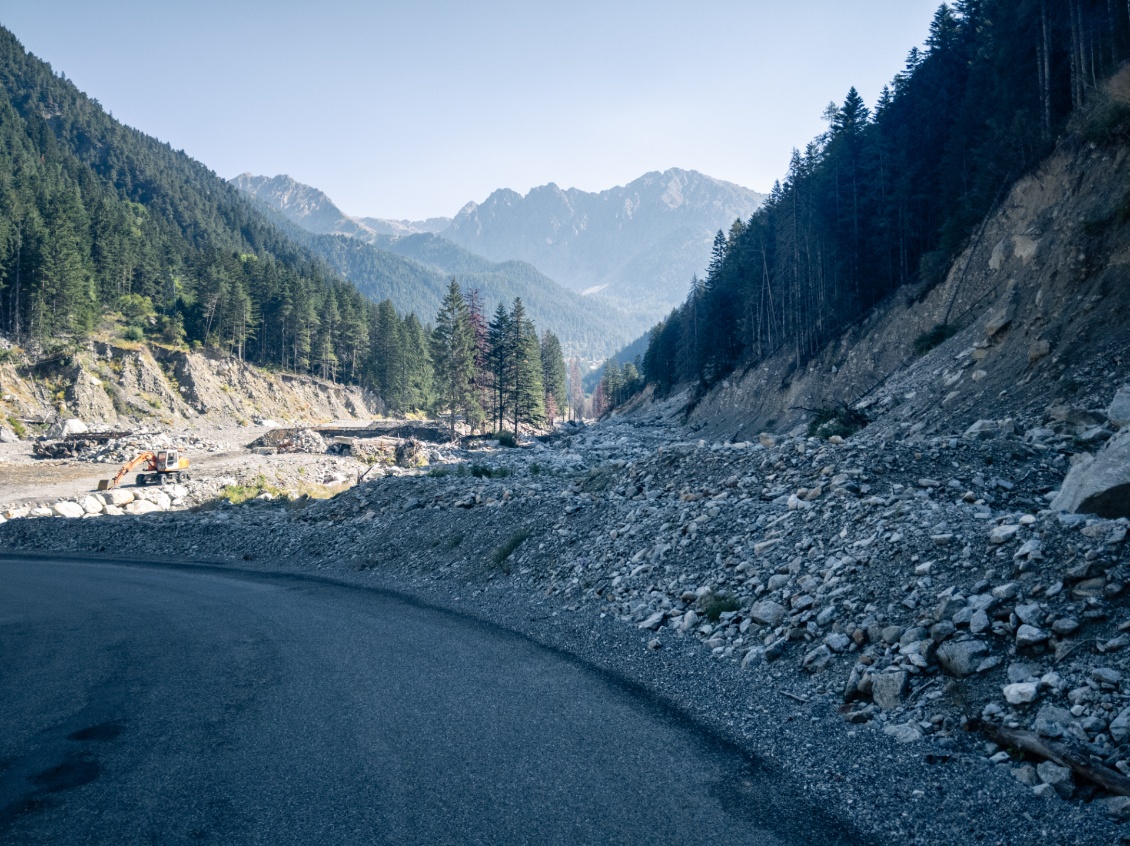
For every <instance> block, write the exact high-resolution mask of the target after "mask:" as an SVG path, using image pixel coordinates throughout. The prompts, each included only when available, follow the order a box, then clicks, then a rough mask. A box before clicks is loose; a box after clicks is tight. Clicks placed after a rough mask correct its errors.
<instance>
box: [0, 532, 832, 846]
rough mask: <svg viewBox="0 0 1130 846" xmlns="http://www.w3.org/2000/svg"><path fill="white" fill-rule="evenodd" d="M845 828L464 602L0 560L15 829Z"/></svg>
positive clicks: (208, 832) (574, 835) (820, 833)
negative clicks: (447, 604) (480, 617)
mask: <svg viewBox="0 0 1130 846" xmlns="http://www.w3.org/2000/svg"><path fill="white" fill-rule="evenodd" d="M154 546H155V547H157V546H160V539H159V538H154ZM790 797H792V798H790ZM846 842H850V840H849V838H848V836H847V835H844V834H842V833H841V832H839V831H838V830H837V827H836V826H835V824H834V823H831V822H826V821H825V822H822V821H821V820H820V817H819V815H818V814H815V813H814V812H813V809H811V808H808V807H806V806H805V805H804V804H803V802H801V801H800V800H797V799H796V798H795V795H794V794H791V793H790V792H789V790H788V788H787V787H783V786H782V783H781V779H780V778H779V777H777V776H774V775H772V774H768V773H766V772H764V770H763V768H762V767H761V766H760V765H759V764H758V763H757V762H756V761H753V760H751V759H749V758H747V757H746V756H744V755H742V754H741V753H739V752H738V751H737V750H736V749H734V748H733V747H729V746H727V745H726V744H724V743H721V742H720V741H718V740H717V739H714V738H712V737H711V736H710V735H708V734H706V733H705V732H703V731H701V730H700V729H698V728H697V727H696V726H694V725H693V724H692V723H690V722H688V721H686V720H684V719H683V718H681V717H680V716H679V715H678V714H677V713H676V712H674V711H673V710H671V709H669V708H666V707H664V706H662V705H661V704H658V703H656V702H655V701H652V700H650V699H649V698H648V697H646V696H645V695H644V694H642V693H640V692H639V691H636V690H633V689H632V688H631V687H630V686H628V685H625V684H622V683H620V682H619V681H617V680H616V679H614V678H612V677H610V676H608V675H605V674H602V673H600V672H598V671H596V670H594V669H591V668H589V667H587V666H585V665H583V664H582V663H580V662H577V661H575V660H572V659H570V658H568V657H567V656H563V655H560V654H558V653H555V652H553V651H551V650H548V649H545V648H542V647H539V646H538V645H536V644H534V643H532V642H531V641H529V640H526V639H524V638H521V637H519V636H517V635H514V634H511V633H508V632H505V631H503V630H500V629H497V628H493V627H491V626H489V625H486V624H483V623H480V622H477V621H475V620H473V619H470V618H467V617H463V616H460V615H458V614H453V613H450V612H445V611H440V610H436V609H432V608H429V607H426V606H422V605H419V604H415V603H412V602H409V601H407V600H405V599H403V598H399V597H396V596H394V595H389V594H385V593H381V592H378V591H371V590H365V589H362V588H354V587H348V586H343V585H338V584H335V583H332V582H329V581H325V580H319V579H316V578H305V577H300V576H293V575H289V576H288V575H285V574H254V573H248V572H239V571H228V570H224V569H221V568H212V567H192V566H173V565H169V566H163V565H138V564H128V563H112V562H99V561H71V560H22V559H19V558H11V557H10V558H2V559H0V843H5V844H7V843H13V844H15V843H19V844H37V843H52V844H60V843H65V844H74V845H75V846H77V844H116V845H117V844H143V843H144V844H179V843H184V844H200V843H214V844H244V843H248V844H250V843H262V844H291V843H293V844H369V843H388V844H430V845H431V846H434V844H448V843H450V844H491V846H505V844H543V843H544V844H556V843H560V844H583V843H593V844H597V843H599V844H634V843H640V844H645V843H646V844H688V843H715V844H719V846H722V844H739V843H741V844H744V843H749V844H765V846H768V844H800V843H820V844H827V843H846Z"/></svg>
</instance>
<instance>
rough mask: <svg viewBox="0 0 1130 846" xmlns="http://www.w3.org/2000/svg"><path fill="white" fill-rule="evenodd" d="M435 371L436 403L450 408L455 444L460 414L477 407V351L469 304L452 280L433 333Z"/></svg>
mask: <svg viewBox="0 0 1130 846" xmlns="http://www.w3.org/2000/svg"><path fill="white" fill-rule="evenodd" d="M432 367H433V368H434V370H435V377H436V387H437V389H438V395H437V401H438V404H439V407H441V408H447V410H448V415H449V420H450V428H451V439H452V440H455V420H456V416H457V415H458V413H459V412H460V411H464V412H466V410H467V409H468V408H474V407H476V406H477V402H476V399H475V396H474V390H473V386H474V379H475V350H474V336H473V334H472V330H471V319H470V313H469V311H468V309H467V301H466V300H465V299H463V293H462V291H460V289H459V283H458V282H456V281H455V279H454V278H453V279H452V280H451V283H450V284H449V285H448V288H447V295H446V296H445V297H444V298H443V303H442V304H441V305H440V309H439V312H438V313H437V314H436V325H435V328H434V329H433V330H432Z"/></svg>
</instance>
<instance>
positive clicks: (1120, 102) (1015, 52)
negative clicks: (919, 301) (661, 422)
mask: <svg viewBox="0 0 1130 846" xmlns="http://www.w3.org/2000/svg"><path fill="white" fill-rule="evenodd" d="M1127 58H1130V7H1128V6H1127V5H1126V4H1112V3H1107V2H1104V0H1071V2H1063V3H1051V2H1046V3H1037V2H1018V0H958V1H957V2H954V3H949V4H945V5H942V6H940V7H939V9H938V11H937V13H936V14H935V16H934V19H933V21H932V23H931V25H930V29H929V33H928V37H927V39H926V45H925V49H922V50H919V49H917V48H915V49H912V50H911V51H910V54H909V56H908V57H907V61H906V66H905V68H904V70H903V71H901V72H900V73H898V74H897V75H896V76H895V78H894V79H893V80H892V82H891V84H890V85H889V86H888V87H886V88H885V89H884V90H883V92H882V94H881V95H880V97H879V99H878V101H877V102H876V103H875V105H874V107H873V108H869V107H868V106H867V105H866V104H865V103H864V102H863V99H862V98H861V97H860V95H859V93H858V92H857V91H856V90H855V88H851V89H849V90H848V92H847V95H846V97H845V98H844V99H843V101H842V103H841V104H839V105H835V104H833V105H830V106H829V107H828V109H827V110H826V111H825V114H824V117H825V119H826V120H827V130H826V131H825V132H823V133H821V134H820V135H819V136H817V137H816V138H814V139H813V140H812V141H811V142H810V143H808V144H807V145H806V146H804V147H803V149H800V150H797V151H795V152H794V154H793V157H792V161H791V162H790V165H789V168H788V172H787V173H786V175H785V177H784V179H783V180H782V181H781V182H780V183H778V184H777V185H775V186H774V187H773V191H772V192H771V194H770V196H769V198H768V200H767V201H766V202H765V204H764V205H763V206H762V207H761V208H760V209H758V211H757V212H756V213H754V214H753V215H752V216H751V217H750V218H749V219H748V220H738V221H735V222H734V224H733V225H732V226H731V227H730V228H729V230H728V231H719V232H718V233H717V235H716V236H715V240H714V247H713V250H712V253H711V258H710V263H709V266H708V270H707V275H706V278H705V279H703V280H699V279H697V278H696V279H692V280H691V286H690V290H689V292H688V294H687V298H686V301H685V303H684V304H683V305H682V306H680V307H679V308H677V309H676V310H675V311H673V312H672V313H671V314H670V316H669V317H668V318H667V319H666V320H664V321H663V322H661V323H660V324H659V325H658V326H656V327H654V328H653V329H652V331H651V333H650V338H649V343H648V348H647V352H646V354H645V355H644V358H643V369H644V372H645V373H646V376H647V379H648V381H649V382H651V383H652V384H654V385H655V386H656V389H657V391H658V392H659V393H660V394H665V393H668V392H669V391H670V390H671V389H672V388H673V387H674V386H675V385H677V384H688V383H697V384H698V385H699V386H700V388H708V387H710V386H712V385H714V384H716V383H717V382H719V381H720V380H722V379H724V378H726V376H727V375H728V374H730V373H732V372H734V371H735V370H736V369H741V368H744V367H749V366H752V365H755V364H757V363H758V362H760V361H762V360H764V359H766V358H767V357H769V356H772V355H785V356H788V357H790V358H791V359H792V365H793V367H794V368H795V369H796V370H799V369H800V368H802V367H804V365H805V364H806V363H807V362H808V361H809V360H811V358H812V357H813V356H814V355H815V354H816V353H817V352H818V351H819V350H820V349H821V348H822V347H823V346H824V345H825V344H826V343H827V342H828V341H829V340H830V339H831V338H833V337H835V336H836V335H838V334H839V333H841V332H842V331H843V330H844V329H845V328H846V327H848V326H851V325H853V324H855V323H856V322H858V321H859V320H860V319H861V318H862V317H863V316H864V315H865V314H867V313H868V311H869V310H870V309H871V308H872V307H873V306H875V305H876V304H877V303H879V302H880V301H882V300H883V299H885V298H886V297H888V296H890V295H891V294H892V293H893V292H894V291H896V290H898V289H899V288H900V286H903V285H907V284H910V283H921V286H922V287H923V288H925V287H928V286H930V285H932V284H935V283H936V282H938V281H939V280H940V279H942V278H943V277H944V274H945V272H946V269H947V267H948V266H949V265H950V263H951V262H952V260H953V258H954V257H955V256H956V255H957V254H958V253H959V252H960V251H961V249H962V248H964V247H965V246H966V245H968V244H969V242H970V238H971V237H974V236H975V234H976V232H977V231H978V229H979V227H980V224H981V221H982V220H983V219H984V218H985V216H986V215H987V214H989V213H990V212H991V210H992V209H993V208H994V206H995V205H996V204H997V203H998V202H999V201H1000V199H1001V198H1003V197H1004V196H1005V193H1006V192H1007V190H1008V188H1009V187H1010V186H1011V184H1012V183H1013V182H1014V181H1015V180H1017V179H1019V178H1020V177H1022V176H1024V175H1025V173H1027V172H1028V171H1030V170H1031V169H1032V168H1033V167H1034V166H1035V165H1036V164H1037V163H1038V162H1039V161H1040V160H1041V159H1042V158H1043V157H1044V156H1046V155H1047V154H1048V153H1049V152H1050V151H1051V150H1052V149H1054V146H1055V143H1056V140H1057V138H1058V137H1060V136H1061V135H1062V134H1063V133H1064V132H1065V131H1070V120H1071V116H1072V114H1073V113H1076V110H1080V109H1083V108H1086V109H1087V111H1085V112H1078V113H1079V114H1082V115H1085V117H1084V119H1083V121H1082V122H1083V127H1082V130H1081V134H1082V135H1083V137H1084V138H1091V139H1093V140H1095V141H1096V142H1097V143H1107V142H1109V141H1111V140H1113V139H1117V138H1122V137H1124V136H1126V135H1127V133H1130V106H1128V105H1127V104H1128V103H1130V96H1127V91H1126V88H1127V85H1126V80H1125V79H1124V77H1123V75H1122V74H1120V75H1119V76H1117V77H1116V78H1115V79H1114V80H1113V82H1114V83H1117V84H1118V85H1112V87H1111V89H1110V93H1107V92H1105V91H1102V90H1100V89H1101V80H1102V79H1103V77H1104V75H1105V74H1108V73H1111V72H1113V71H1114V70H1115V69H1117V68H1118V67H1119V65H1120V64H1121V63H1122V62H1124V61H1125V60H1126V59H1127ZM1127 79H1130V77H1127ZM1118 86H1121V88H1118ZM1116 89H1117V90H1116ZM918 293H919V294H920V293H921V291H919V292H918ZM923 343H926V341H923Z"/></svg>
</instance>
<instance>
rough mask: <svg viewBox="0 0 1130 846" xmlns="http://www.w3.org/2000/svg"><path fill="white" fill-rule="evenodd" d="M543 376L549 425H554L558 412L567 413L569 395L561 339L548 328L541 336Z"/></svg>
mask: <svg viewBox="0 0 1130 846" xmlns="http://www.w3.org/2000/svg"><path fill="white" fill-rule="evenodd" d="M541 378H542V386H543V387H544V388H545V411H546V416H547V417H548V419H549V425H550V426H552V425H553V421H554V417H555V416H557V414H558V412H560V413H561V416H564V415H565V410H566V407H567V405H568V401H569V399H568V396H567V395H566V388H565V357H564V355H563V354H562V352H561V341H559V340H558V339H557V336H556V335H554V334H553V333H552V332H550V331H549V330H548V329H547V330H545V333H544V334H543V335H542V336H541Z"/></svg>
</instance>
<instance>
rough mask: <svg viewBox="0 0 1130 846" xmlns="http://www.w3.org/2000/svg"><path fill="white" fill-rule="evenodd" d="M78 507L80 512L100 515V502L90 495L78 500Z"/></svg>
mask: <svg viewBox="0 0 1130 846" xmlns="http://www.w3.org/2000/svg"><path fill="white" fill-rule="evenodd" d="M79 505H81V506H82V510H83V511H85V512H86V513H87V514H101V513H102V502H101V501H100V500H98V499H97V498H96V497H93V496H90V495H87V496H84V497H83V498H82V499H81V500H79Z"/></svg>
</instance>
